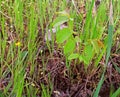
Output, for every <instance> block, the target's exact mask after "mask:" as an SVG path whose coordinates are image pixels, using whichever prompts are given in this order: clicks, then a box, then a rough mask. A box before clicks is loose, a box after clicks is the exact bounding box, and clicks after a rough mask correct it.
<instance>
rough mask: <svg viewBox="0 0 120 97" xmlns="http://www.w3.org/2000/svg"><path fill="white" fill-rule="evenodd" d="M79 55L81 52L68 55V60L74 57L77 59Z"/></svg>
mask: <svg viewBox="0 0 120 97" xmlns="http://www.w3.org/2000/svg"><path fill="white" fill-rule="evenodd" d="M78 57H79V54H77V53H76V54H71V55H70V56H69V57H68V60H72V59H77V58H78Z"/></svg>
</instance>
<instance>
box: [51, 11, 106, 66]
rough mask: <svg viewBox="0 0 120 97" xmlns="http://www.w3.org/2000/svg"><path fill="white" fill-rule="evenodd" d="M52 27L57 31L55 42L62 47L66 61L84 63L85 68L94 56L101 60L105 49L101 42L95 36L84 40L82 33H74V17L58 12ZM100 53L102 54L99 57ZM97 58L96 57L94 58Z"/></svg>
mask: <svg viewBox="0 0 120 97" xmlns="http://www.w3.org/2000/svg"><path fill="white" fill-rule="evenodd" d="M65 22H67V24H68V25H67V27H65V28H63V29H60V26H61V25H63V24H64V23H65ZM53 27H55V28H56V29H57V32H56V41H57V43H58V44H61V45H62V46H63V50H64V54H65V56H66V58H67V59H68V60H73V59H79V61H80V62H84V63H85V67H86V68H87V66H88V65H89V64H90V62H91V60H92V59H93V57H94V56H95V55H97V56H98V57H99V58H98V59H97V60H96V64H97V65H98V61H99V60H100V59H101V57H102V55H103V53H104V52H105V49H104V48H105V47H104V44H103V43H102V41H101V40H100V39H99V38H98V37H99V36H96V38H90V37H89V38H87V39H84V36H85V35H84V33H83V32H80V34H79V33H78V32H75V31H74V17H73V16H70V15H69V14H68V13H67V12H65V11H62V12H59V16H58V17H57V18H56V19H55V20H54V22H53ZM100 51H101V52H103V53H102V55H100V56H99V54H100ZM96 58H97V57H96Z"/></svg>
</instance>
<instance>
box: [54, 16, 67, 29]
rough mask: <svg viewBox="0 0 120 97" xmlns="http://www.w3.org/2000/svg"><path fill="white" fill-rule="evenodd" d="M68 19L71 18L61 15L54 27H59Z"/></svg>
mask: <svg viewBox="0 0 120 97" xmlns="http://www.w3.org/2000/svg"><path fill="white" fill-rule="evenodd" d="M67 21H69V18H68V17H67V16H59V17H57V18H56V19H55V20H54V22H53V27H58V26H60V25H61V24H63V23H65V22H67Z"/></svg>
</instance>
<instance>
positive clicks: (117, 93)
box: [111, 87, 120, 97]
mask: <svg viewBox="0 0 120 97" xmlns="http://www.w3.org/2000/svg"><path fill="white" fill-rule="evenodd" d="M118 96H120V87H119V88H118V89H117V90H116V91H115V92H114V93H113V95H112V96H111V97H118Z"/></svg>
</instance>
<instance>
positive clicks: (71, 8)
mask: <svg viewBox="0 0 120 97" xmlns="http://www.w3.org/2000/svg"><path fill="white" fill-rule="evenodd" d="M94 2H95V0H91V1H90V0H86V3H84V0H81V2H78V1H76V0H72V1H66V0H61V1H60V0H53V1H51V0H11V1H10V0H0V5H1V6H0V97H39V96H41V97H51V95H58V96H60V95H63V94H64V93H65V91H63V92H64V93H63V94H62V92H61V91H60V90H57V88H56V87H55V85H56V84H58V85H59V84H60V82H58V83H56V82H57V81H56V80H58V79H57V78H56V77H55V78H56V79H55V78H54V77H52V76H53V74H54V76H56V75H57V74H56V72H59V68H60V67H59V66H58V67H56V65H55V68H53V67H54V64H56V62H57V61H58V59H59V62H58V64H64V66H65V68H66V67H67V68H66V69H65V68H64V69H65V70H64V69H62V70H63V71H62V72H63V75H62V76H64V77H65V78H69V79H70V80H71V83H72V84H74V78H73V76H74V72H77V74H76V75H77V77H78V78H79V77H80V76H79V73H80V72H81V71H77V66H78V65H80V68H85V71H84V74H85V76H86V78H87V76H88V75H91V76H92V74H93V71H94V70H97V69H98V68H99V67H100V68H101V69H100V70H101V72H99V77H98V79H99V81H96V80H94V82H95V86H94V85H92V87H91V89H90V90H91V91H92V93H91V94H90V95H89V96H91V97H92V95H93V97H98V95H99V92H100V90H101V89H102V84H104V80H106V79H107V78H106V76H105V75H106V72H107V68H108V63H111V64H113V69H114V65H115V70H116V71H117V70H119V63H117V62H116V63H115V62H113V61H112V62H111V61H110V60H109V58H110V59H112V54H116V56H118V57H119V56H120V55H119V52H120V51H119V49H120V46H119V44H120V40H119V38H120V27H119V23H120V10H119V9H120V1H119V0H118V1H117V0H116V1H115V0H114V1H112V0H111V2H112V3H111V5H112V6H113V8H112V9H110V1H109V0H103V1H101V3H100V5H96V9H95V6H94ZM83 5H84V6H83ZM79 8H80V9H79ZM93 9H94V10H93ZM111 12H113V15H111V14H110V13H111ZM61 25H65V26H67V28H63V29H60V27H61ZM53 28H54V29H56V33H53ZM46 33H48V35H49V33H51V40H50V41H49V40H45V35H46ZM63 33H64V34H63ZM114 48H115V52H114V51H113V49H114ZM47 53H48V54H47ZM59 53H60V54H59ZM57 55H59V56H60V57H59V58H58V56H57ZM57 58H58V59H57ZM50 59H53V60H52V63H50ZM101 62H103V64H104V66H105V67H104V66H101ZM50 64H52V67H49V65H50ZM50 66H51V65H50ZM90 67H91V68H90ZM51 68H52V69H51ZM103 68H104V69H103ZM116 68H117V69H116ZM72 69H74V71H72ZM102 69H103V70H102ZM57 70H58V71H57ZM75 70H76V71H75ZM96 72H98V71H96ZM102 72H104V73H102ZM55 74H56V75H55ZM58 74H59V75H57V77H59V76H61V74H60V73H58ZM49 75H50V76H49ZM80 75H82V74H81V73H80ZM93 75H94V74H93ZM101 75H102V77H101ZM66 76H67V77H66ZM64 77H60V78H64ZM76 79H77V78H76ZM82 79H83V80H84V77H83V78H82ZM85 80H86V79H85ZM89 80H90V79H89ZM55 81H56V82H55ZM62 81H63V82H64V80H62ZM77 82H79V79H77ZM83 82H84V81H83ZM85 83H86V84H87V83H88V82H85ZM110 84H111V85H113V84H112V83H110ZM117 84H118V83H117ZM87 85H88V84H87ZM87 85H85V86H87ZM97 85H98V87H97ZM66 86H67V84H66ZM85 86H83V87H84V88H85V90H86V87H85ZM58 87H60V86H58ZM93 87H94V88H93ZM113 87H115V86H114V85H113ZM119 87H120V86H119V84H118V88H117V89H116V87H115V89H114V91H113V92H111V93H109V94H110V95H111V97H117V96H118V95H119V91H120V89H119ZM95 89H96V91H95ZM115 90H116V91H115ZM114 92H115V93H114ZM66 94H67V93H66ZM68 94H69V93H68ZM75 95H77V93H76V94H75ZM69 96H71V95H70V94H69Z"/></svg>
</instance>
